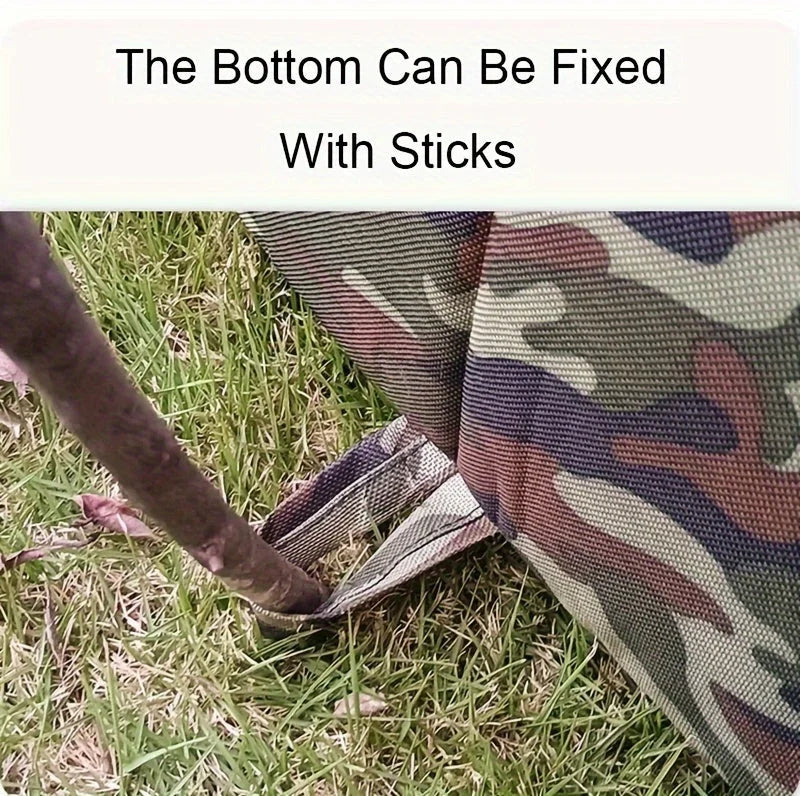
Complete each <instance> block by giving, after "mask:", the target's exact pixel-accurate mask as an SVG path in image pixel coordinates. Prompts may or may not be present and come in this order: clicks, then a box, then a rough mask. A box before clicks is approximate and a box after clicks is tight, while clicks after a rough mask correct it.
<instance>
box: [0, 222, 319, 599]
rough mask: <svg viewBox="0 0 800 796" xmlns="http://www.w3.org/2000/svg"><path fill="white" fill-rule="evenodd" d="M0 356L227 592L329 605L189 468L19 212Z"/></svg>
mask: <svg viewBox="0 0 800 796" xmlns="http://www.w3.org/2000/svg"><path fill="white" fill-rule="evenodd" d="M0 348H2V349H3V350H4V351H5V352H6V353H7V354H8V355H9V356H10V357H11V358H12V359H13V360H15V361H16V362H17V363H18V364H19V365H20V366H21V367H23V368H24V369H25V370H26V371H27V373H28V375H29V377H30V379H31V381H32V382H33V384H34V385H35V386H36V388H37V389H38V390H39V392H40V393H41V394H42V395H44V396H45V397H46V398H47V399H48V400H49V402H50V403H51V404H52V406H53V407H54V409H55V411H56V414H58V416H59V418H60V419H61V420H62V422H63V423H64V424H65V425H66V426H67V428H69V429H70V430H71V431H72V432H73V433H74V434H75V435H76V436H77V437H78V439H80V440H81V442H83V444H84V445H86V447H87V448H88V449H89V450H90V451H91V453H92V454H93V455H94V456H95V457H96V458H97V459H98V461H100V463H101V464H103V465H104V466H105V467H106V468H107V469H108V470H109V471H110V472H111V474H112V475H113V476H114V477H115V478H116V479H117V481H118V482H119V484H120V486H121V487H122V489H123V490H124V491H125V493H126V494H127V495H128V496H129V497H130V498H131V499H132V500H133V502H134V503H135V504H136V505H137V506H138V507H139V508H141V509H142V510H143V511H144V512H145V513H146V514H148V515H149V516H150V517H152V518H153V519H155V520H156V521H157V522H158V523H159V524H160V525H161V526H163V527H164V528H165V529H166V530H167V531H168V532H169V534H170V535H171V536H172V537H173V538H174V539H175V540H176V541H177V542H178V544H180V545H181V546H182V547H184V548H185V549H186V550H187V551H188V552H189V554H190V555H192V557H194V558H195V559H196V560H197V561H199V562H200V563H201V564H202V565H203V566H204V567H206V569H208V570H210V571H211V572H213V573H214V574H215V575H217V576H218V577H220V578H221V579H222V580H223V582H224V583H225V584H226V585H227V586H228V587H229V588H231V589H233V590H234V591H236V592H238V593H239V594H241V595H242V596H244V597H246V598H248V599H249V600H251V601H252V602H254V603H256V604H257V605H259V606H261V607H262V608H265V609H267V610H270V611H279V612H292V613H308V612H310V611H313V610H314V608H316V607H317V606H318V605H319V604H320V603H321V602H322V600H324V599H325V597H326V596H327V589H326V587H325V586H324V585H323V584H321V583H319V582H318V581H316V580H314V579H312V578H311V577H309V576H308V575H307V574H306V573H305V572H303V571H302V570H301V569H299V568H298V567H296V566H294V565H293V564H290V563H289V562H288V561H286V560H285V559H284V558H283V557H282V556H281V555H280V554H279V553H278V552H277V551H275V550H274V549H273V548H272V547H271V546H270V545H268V544H267V543H266V542H264V541H263V540H262V539H261V538H260V537H259V536H258V535H257V534H256V533H254V532H253V530H252V529H251V528H250V526H249V525H248V524H247V522H246V521H245V519H244V518H243V517H240V516H239V515H238V514H236V513H235V512H234V511H232V510H231V508H230V507H229V506H228V505H227V504H226V503H225V501H224V500H223V498H222V495H221V494H220V493H219V492H218V491H217V490H216V489H215V488H214V487H213V486H212V484H211V483H210V482H209V481H208V480H207V479H206V478H205V477H204V476H203V474H202V473H201V472H200V470H199V469H198V468H197V467H196V466H195V465H194V464H192V462H191V461H190V460H189V458H188V456H187V455H186V453H185V452H184V451H183V450H182V448H181V447H180V446H179V444H178V442H177V440H176V439H175V437H174V435H173V434H172V432H171V431H170V430H169V428H168V427H167V425H166V424H165V423H164V421H163V420H162V419H161V418H160V417H159V416H158V415H157V414H156V412H155V411H154V409H153V408H152V406H151V405H150V403H149V402H148V401H147V399H146V398H145V397H144V395H143V394H142V393H141V392H140V391H139V390H138V389H137V388H136V387H135V386H134V385H133V384H132V383H131V381H130V380H129V379H128V376H127V374H126V373H125V371H124V369H123V368H122V365H121V364H120V362H119V361H118V360H117V358H116V356H115V355H114V353H113V352H112V350H111V347H110V346H109V344H108V341H107V340H106V338H105V336H104V335H103V333H102V332H101V331H100V328H99V327H98V325H97V324H96V323H95V321H94V320H93V319H92V318H91V317H90V316H89V315H88V314H87V313H86V311H85V308H84V306H83V305H82V303H81V301H80V299H79V298H78V295H77V294H76V292H75V290H74V289H73V287H72V285H71V284H70V283H69V281H68V279H67V277H66V276H65V274H64V273H63V272H62V270H61V268H60V267H59V266H57V265H56V264H55V262H54V261H53V259H52V257H51V256H50V252H49V249H48V246H47V244H46V243H45V241H44V240H43V238H42V237H41V235H40V234H39V233H38V232H37V230H36V228H35V227H34V225H33V223H32V221H31V219H30V218H29V217H28V216H27V214H23V213H0Z"/></svg>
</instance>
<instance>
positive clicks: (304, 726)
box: [0, 213, 726, 796]
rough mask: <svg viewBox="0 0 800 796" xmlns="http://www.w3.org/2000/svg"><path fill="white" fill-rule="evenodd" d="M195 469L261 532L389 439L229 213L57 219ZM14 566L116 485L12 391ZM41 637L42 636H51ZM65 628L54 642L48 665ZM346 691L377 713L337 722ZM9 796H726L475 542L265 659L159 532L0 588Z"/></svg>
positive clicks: (247, 619)
mask: <svg viewBox="0 0 800 796" xmlns="http://www.w3.org/2000/svg"><path fill="white" fill-rule="evenodd" d="M43 225H44V229H45V232H46V234H47V235H48V237H49V239H50V240H51V242H52V243H53V245H54V246H55V248H56V250H57V252H58V254H59V255H60V257H61V258H62V259H63V261H64V262H65V264H66V265H67V267H68V269H69V270H70V272H71V273H72V275H73V278H74V280H75V282H76V283H77V285H78V286H79V288H80V291H81V293H82V295H83V297H84V298H85V300H86V301H87V302H88V304H89V306H90V308H91V311H92V313H93V314H94V315H95V317H97V318H98V320H99V321H100V323H101V324H102V326H103V328H104V329H105V330H106V332H107V333H108V335H109V336H110V338H111V340H112V341H113V344H114V346H115V348H116V350H117V351H118V352H119V355H120V356H121V357H122V359H123V360H124V362H125V364H126V366H127V367H128V368H129V370H130V372H131V373H132V374H133V377H134V379H135V381H136V382H137V383H138V384H139V385H140V386H141V388H142V389H143V390H144V391H145V393H146V394H147V395H148V397H149V398H151V400H152V401H153V402H154V403H155V405H156V406H157V407H158V409H159V411H160V412H161V413H162V414H163V415H164V416H165V417H166V418H167V419H168V420H169V422H170V423H171V424H172V426H173V428H174V429H175V430H176V432H177V434H178V435H179V437H180V439H181V440H182V441H183V443H184V444H185V446H186V447H187V449H188V450H189V451H190V454H191V456H192V457H193V458H194V460H195V461H197V462H198V463H200V464H201V466H202V467H203V468H204V470H205V471H206V472H207V473H208V474H209V475H210V477H211V478H212V479H213V480H214V482H215V483H216V484H218V485H219V487H220V488H221V489H222V490H223V492H224V493H225V495H226V497H227V499H228V500H229V501H230V502H231V503H232V505H233V506H234V507H235V508H236V509H238V510H240V511H241V512H243V513H244V514H245V515H246V516H248V517H250V518H252V519H256V518H259V517H263V516H264V515H266V514H267V513H268V512H269V511H270V510H271V509H272V508H273V507H274V506H275V504H276V502H277V501H278V500H279V499H280V498H281V497H282V496H284V495H285V494H287V493H289V492H290V491H291V490H292V488H293V487H294V485H296V484H297V483H298V481H301V480H303V479H306V478H308V477H309V476H310V475H311V474H313V473H314V472H316V471H318V470H319V469H320V468H321V467H322V466H323V465H324V464H325V463H326V462H328V461H330V460H332V459H334V458H335V457H336V456H337V455H338V454H339V453H341V452H342V451H344V450H345V449H346V448H347V447H348V446H349V445H351V444H352V443H354V442H355V441H356V440H358V439H359V438H360V437H362V436H363V435H364V434H365V433H366V432H367V431H369V430H371V429H373V428H376V427H378V426H380V425H381V424H383V423H385V422H386V421H387V420H389V419H390V418H391V417H392V416H393V410H392V408H391V406H390V405H389V404H388V403H387V402H386V400H385V399H384V397H383V396H382V394H381V393H380V391H379V390H378V389H376V388H375V387H374V386H373V385H371V384H369V383H368V382H367V381H366V380H365V379H364V378H363V376H362V375H361V374H360V373H359V372H358V371H357V370H355V369H354V368H353V367H352V366H351V364H350V362H349V361H348V358H347V357H346V356H345V354H344V353H343V351H342V350H341V348H339V346H338V345H337V344H336V343H335V342H334V341H333V340H332V339H331V338H330V336H328V335H327V334H326V333H325V331H324V330H323V329H322V328H321V327H320V326H319V325H318V324H317V323H316V322H315V320H314V318H313V317H312V316H311V314H310V312H309V310H308V309H307V308H306V307H305V306H304V305H303V303H302V301H300V300H299V299H298V298H297V296H295V295H294V294H293V293H292V292H291V291H290V290H289V289H288V287H287V286H286V284H285V283H284V282H283V281H282V279H281V278H280V276H279V275H278V274H277V273H276V272H275V271H274V270H273V269H272V267H271V266H270V265H269V263H268V262H267V260H266V258H265V257H264V256H263V255H262V254H261V253H260V251H259V250H258V248H257V247H256V246H255V245H254V243H253V242H252V241H251V240H250V239H249V238H248V236H247V234H246V232H245V230H244V228H243V227H242V225H241V224H240V223H239V222H238V221H237V219H236V218H235V217H233V216H231V215H228V214H217V213H213V214H198V213H179V214H159V213H148V214H114V213H96V214H88V213H76V214H60V213H59V214H54V215H47V216H45V217H43ZM0 405H2V407H4V410H5V411H6V412H8V411H11V412H13V413H14V414H15V415H17V416H20V417H21V418H22V426H21V428H20V429H19V431H20V433H19V435H18V436H16V435H15V434H14V433H12V429H10V428H5V427H3V426H0V448H2V455H1V456H0V512H1V513H2V523H1V524H0V552H2V553H5V554H8V553H10V552H12V551H14V550H16V549H18V548H21V547H24V546H28V545H31V544H36V543H39V542H42V541H44V540H46V539H47V538H48V536H49V535H51V534H53V533H56V534H62V533H64V532H65V531H64V529H65V528H67V526H69V525H70V523H72V522H73V521H74V520H75V519H76V517H77V506H76V505H75V504H74V502H73V501H72V497H73V496H74V495H76V494H78V493H81V492H98V493H102V494H112V495H113V494H115V485H114V483H113V481H112V480H111V479H110V477H109V476H108V474H107V473H105V472H104V471H103V470H102V468H100V467H99V466H98V465H97V464H96V463H95V462H94V461H93V460H92V459H91V457H90V456H89V455H87V453H86V452H85V451H84V450H83V449H82V448H81V446H80V445H79V444H78V443H77V442H76V441H75V440H74V439H73V438H72V437H71V436H70V434H69V433H67V432H66V431H65V430H64V429H63V428H61V427H60V425H59V423H58V422H57V421H56V419H55V418H54V416H53V414H52V413H51V412H50V411H49V410H48V409H47V408H46V407H43V406H42V405H41V404H40V402H39V400H38V398H37V396H36V395H35V394H28V395H27V396H25V397H24V398H18V397H17V395H16V393H15V392H14V390H13V388H12V387H11V386H10V385H7V386H0ZM47 617H49V620H50V621H49V622H48V621H47ZM48 625H49V626H50V627H51V628H54V629H55V631H56V632H57V635H58V637H59V638H60V640H61V646H62V647H63V649H62V654H60V655H59V654H58V646H59V645H58V644H55V645H54V644H53V641H52V635H53V634H52V633H49V634H48V632H47V631H46V628H47V627H48ZM354 691H364V692H371V693H380V694H382V695H383V698H384V699H385V701H386V702H387V703H388V707H387V710H386V711H385V712H384V713H382V714H381V715H377V716H371V717H352V718H349V719H348V718H337V717H334V716H333V708H334V705H335V703H336V702H337V701H338V700H339V699H341V698H342V697H344V696H346V695H347V694H349V693H352V692H354ZM0 783H1V784H0V793H3V792H6V793H40V792H48V793H79V794H89V793H120V794H158V796H163V795H165V794H183V793H198V792H204V793H222V794H249V793H280V794H310V795H312V796H327V794H376V795H377V796H383V795H384V794H395V793H397V794H462V793H463V794H470V793H476V794H537V795H538V794H542V795H544V794H584V793H586V794H601V793H614V794H642V795H644V794H721V793H725V792H726V789H725V787H724V785H723V784H722V782H721V780H720V778H719V777H718V775H717V774H716V773H714V771H713V770H712V769H710V768H708V767H706V766H704V765H703V763H702V762H701V761H700V760H699V759H698V757H697V755H695V754H694V753H692V751H691V750H690V749H689V747H688V746H687V744H686V742H685V741H684V740H683V739H682V738H681V737H680V736H679V735H678V734H677V733H676V731H675V730H674V729H673V728H672V726H671V725H670V723H669V722H668V721H667V720H666V719H665V718H664V717H663V716H662V714H661V713H660V711H658V710H656V709H655V708H654V707H652V706H651V705H650V704H649V703H648V701H647V700H646V699H645V698H644V697H642V696H641V695H640V694H639V693H638V692H636V691H635V690H633V689H632V688H631V687H630V686H629V685H628V683H627V682H626V680H625V679H624V678H623V676H622V674H621V673H620V671H619V669H618V668H617V667H616V666H615V665H614V664H613V663H612V662H611V661H610V660H609V659H608V657H607V656H606V655H605V654H604V652H603V651H602V649H600V648H598V646H597V645H596V644H595V643H594V641H593V640H592V638H591V637H590V636H589V635H588V634H587V633H586V632H585V631H584V630H582V629H581V627H580V626H579V625H578V624H577V623H575V622H574V621H573V620H572V619H571V618H570V617H569V616H568V615H567V614H566V613H565V612H564V611H562V610H561V609H560V608H559V607H558V604H557V603H556V602H555V601H554V599H553V598H552V597H551V596H550V595H549V594H548V593H547V591H546V589H545V588H544V587H543V585H542V584H541V583H539V582H538V581H537V580H536V578H535V576H534V575H533V574H532V573H530V572H526V568H525V566H524V564H523V563H522V562H521V561H520V559H519V558H518V557H516V555H515V554H514V553H513V551H512V550H511V549H508V548H506V547H504V546H503V545H502V544H499V543H492V544H486V545H484V546H483V547H481V548H478V549H475V550H474V551H472V552H471V553H469V554H467V555H464V556H463V557H462V558H461V559H459V560H458V561H455V562H452V563H450V564H448V565H445V566H444V567H443V568H441V569H440V570H439V571H438V572H436V573H433V574H431V575H428V576H426V577H424V578H420V579H419V580H417V581H414V582H413V583H412V584H410V585H408V586H407V587H405V588H404V589H402V590H401V591H399V592H396V593H394V594H393V595H391V596H390V597H388V598H386V599H384V600H383V601H382V602H381V603H379V604H378V605H376V606H374V607H372V608H371V609H368V610H364V611H360V612H358V613H356V614H354V615H352V616H351V617H350V618H349V619H347V620H344V621H342V622H341V624H340V625H339V626H338V627H337V628H335V629H334V630H333V631H330V632H325V633H312V632H304V633H301V634H299V635H296V636H292V637H289V638H285V639H282V640H279V641H271V640H268V639H264V638H262V637H260V635H259V633H258V631H257V629H256V627H255V625H254V622H253V620H252V617H251V615H250V613H249V612H248V609H247V608H246V607H245V606H243V605H242V604H241V603H240V602H239V601H238V600H237V599H236V598H235V597H234V596H232V595H231V594H229V593H227V592H226V591H225V590H224V589H223V588H221V587H220V586H219V585H218V584H217V583H215V582H214V581H213V580H211V579H210V577H209V576H207V575H206V574H205V573H204V572H203V571H201V570H200V569H199V567H197V566H196V565H194V564H193V563H192V562H190V561H189V560H188V559H187V557H186V556H184V555H183V554H182V553H181V551H180V549H179V548H178V547H177V546H176V545H174V544H173V543H171V542H169V541H168V540H167V539H166V538H165V537H164V536H163V534H162V535H160V539H159V541H156V542H152V541H149V542H148V541H137V540H133V539H130V538H127V537H124V536H111V535H109V536H105V537H103V538H101V539H100V540H99V541H98V542H96V543H95V544H94V545H92V546H89V547H86V548H84V549H82V550H80V551H77V552H75V553H71V552H65V553H59V554H57V555H54V556H52V557H50V558H48V559H46V560H43V561H36V562H32V563H28V564H26V565H24V566H22V567H19V568H16V569H14V570H12V571H10V572H8V573H7V574H5V575H0Z"/></svg>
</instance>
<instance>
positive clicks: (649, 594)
mask: <svg viewBox="0 0 800 796" xmlns="http://www.w3.org/2000/svg"><path fill="white" fill-rule="evenodd" d="M249 223H250V225H251V228H252V229H253V230H254V232H255V234H256V235H257V236H258V237H259V239H260V240H261V241H262V242H263V243H264V244H265V245H266V247H267V248H268V249H269V251H270V253H271V256H272V257H273V260H274V262H275V263H276V264H277V266H278V267H279V268H280V269H281V270H283V271H284V273H285V274H286V275H287V277H288V279H289V281H290V283H291V284H293V285H294V286H295V287H296V288H297V289H298V290H299V291H300V293H301V294H303V295H304V296H305V297H306V298H307V299H308V300H309V302H310V303H311V305H312V306H313V307H314V309H315V310H316V311H317V312H318V314H319V316H320V318H321V319H322V320H323V322H324V323H325V324H326V325H328V327H329V328H330V329H331V330H332V331H333V332H334V333H335V334H336V335H338V337H339V338H340V339H341V341H342V343H343V344H344V345H345V347H346V348H347V349H348V350H349V352H350V353H351V354H352V356H353V357H354V359H355V360H356V361H357V362H358V363H360V364H361V365H362V366H363V367H364V368H365V369H366V370H367V371H368V372H369V373H370V374H371V375H372V376H373V377H374V378H376V379H377V380H378V382H379V383H380V384H381V385H382V386H383V387H384V389H385V390H386V392H387V394H388V395H389V396H390V398H391V399H392V400H394V401H395V402H396V404H397V406H398V407H399V408H400V409H401V411H403V412H405V413H406V414H407V416H408V419H409V422H410V424H411V426H412V427H413V428H414V429H416V430H417V431H418V432H421V433H424V434H425V435H426V436H427V437H428V438H429V439H430V440H432V441H434V442H435V443H436V444H438V445H439V446H440V447H441V448H442V449H443V450H444V451H445V452H446V453H447V454H448V455H450V456H452V457H454V459H455V462H456V465H457V469H458V473H459V474H460V476H461V477H462V478H463V481H464V483H465V484H466V486H467V487H468V489H469V492H470V493H471V496H472V497H473V498H474V499H475V500H476V501H477V504H478V505H479V506H480V507H481V508H482V509H483V511H484V512H485V514H486V516H487V517H488V518H489V519H490V520H491V521H492V522H493V523H495V524H496V526H497V527H498V528H499V529H500V531H501V532H502V533H503V534H504V535H505V536H506V538H507V539H509V540H510V542H511V543H512V544H513V545H514V546H515V547H516V548H517V550H519V552H520V553H521V554H522V555H523V556H525V558H526V559H527V560H528V561H529V562H530V563H531V565H532V566H533V567H534V568H535V569H536V571H537V572H538V573H539V574H540V576H541V577H542V578H543V579H544V580H545V581H546V582H547V584H548V586H549V587H550V588H551V589H552V591H553V592H554V593H555V594H556V595H557V596H558V598H559V599H560V600H561V601H562V603H563V604H564V605H565V606H566V607H567V608H568V609H569V610H570V611H571V612H573V613H574V614H575V615H576V616H577V617H578V618H579V619H580V620H581V621H582V622H583V623H584V624H585V625H586V626H587V627H589V628H590V629H591V630H592V632H594V633H595V634H596V635H597V637H598V638H599V639H600V640H601V641H602V642H603V643H604V644H605V645H606V647H607V648H608V649H609V650H610V651H611V653H612V654H613V655H614V656H615V657H616V658H617V659H618V660H619V661H620V662H621V663H622V664H623V665H624V667H625V668H626V670H627V671H628V672H629V673H630V674H631V675H632V676H633V678H634V679H635V680H636V681H637V683H638V684H639V685H640V686H641V687H642V689H643V690H644V691H646V692H647V693H648V694H649V695H650V696H651V697H652V698H653V699H654V700H655V701H656V702H657V703H658V704H659V705H660V706H662V707H663V709H664V710H665V711H666V713H667V714H668V715H669V716H670V717H671V718H672V719H673V721H674V722H675V723H676V724H677V725H678V726H679V727H680V728H681V729H682V730H683V731H684V732H685V733H686V734H688V735H690V736H691V738H692V740H693V742H694V743H695V745H696V746H697V747H699V748H700V749H701V750H702V751H703V752H704V753H705V754H706V755H707V756H708V757H709V758H710V759H711V760H712V761H713V762H714V763H715V764H716V765H717V766H718V767H719V768H720V769H721V771H722V772H723V774H724V775H725V776H726V778H727V779H728V780H729V781H730V782H731V784H732V785H734V786H735V788H736V789H737V791H738V792H741V793H745V794H758V793H764V794H787V793H792V792H793V790H794V789H795V787H796V786H797V783H798V779H800V612H799V611H798V605H799V604H800V214H797V213H760V212H753V213H734V212H731V213H725V212H718V213H709V212H697V213H694V212H692V213H660V212H659V213H648V212H626V213H595V212H592V213H544V212H540V213H496V214H493V215H489V214H484V213H464V214H455V213H439V214H413V213H405V214H401V213H386V214H377V213H376V214H304V213H299V214H291V213H285V214H283V213H280V214H251V215H250V216H249ZM461 497H462V499H461V503H460V505H461V506H462V507H463V512H462V514H463V515H464V516H466V514H467V513H468V512H469V510H470V506H471V503H470V500H471V498H470V497H469V496H468V495H466V494H462V496H461ZM443 521H444V520H443ZM447 522H449V523H450V524H451V525H452V518H450V519H449V520H447Z"/></svg>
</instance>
